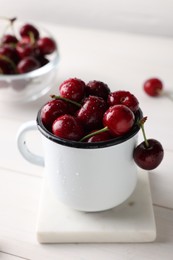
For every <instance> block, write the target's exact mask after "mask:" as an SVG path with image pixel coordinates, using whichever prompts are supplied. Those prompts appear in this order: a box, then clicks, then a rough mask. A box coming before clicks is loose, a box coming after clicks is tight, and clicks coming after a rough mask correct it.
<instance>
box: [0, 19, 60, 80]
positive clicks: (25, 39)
mask: <svg viewBox="0 0 173 260" xmlns="http://www.w3.org/2000/svg"><path fill="white" fill-rule="evenodd" d="M7 20H8V19H7ZM15 21H16V18H12V19H9V21H8V22H9V23H10V25H11V27H14V23H15ZM13 29H14V28H13ZM0 41H1V45H0V74H5V75H9V74H22V73H27V72H30V71H33V70H36V69H38V68H40V67H42V66H44V65H45V64H47V63H48V62H49V59H48V55H49V54H52V53H53V52H54V51H55V50H56V48H57V46H56V43H55V41H54V40H53V39H52V38H50V37H47V36H46V37H42V36H41V35H40V32H39V30H38V29H37V28H36V27H35V26H33V25H32V24H28V23H27V24H24V25H22V26H21V27H20V30H19V36H16V35H14V33H12V34H11V33H5V34H4V35H3V36H2V37H1V39H0Z"/></svg>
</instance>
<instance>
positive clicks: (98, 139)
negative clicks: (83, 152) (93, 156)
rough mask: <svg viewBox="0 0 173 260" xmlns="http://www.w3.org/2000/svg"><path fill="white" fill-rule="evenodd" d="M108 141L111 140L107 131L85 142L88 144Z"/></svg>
mask: <svg viewBox="0 0 173 260" xmlns="http://www.w3.org/2000/svg"><path fill="white" fill-rule="evenodd" d="M94 132H95V131H93V133H94ZM110 139H112V136H111V135H110V133H109V132H108V131H106V132H102V133H99V134H96V135H93V136H91V137H90V138H88V140H87V142H88V143H96V142H104V141H107V140H110Z"/></svg>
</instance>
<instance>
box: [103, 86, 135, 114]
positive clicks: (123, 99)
mask: <svg viewBox="0 0 173 260" xmlns="http://www.w3.org/2000/svg"><path fill="white" fill-rule="evenodd" d="M107 102H108V105H109V106H114V105H119V104H122V105H125V106H127V107H128V108H130V109H131V110H132V111H133V112H136V111H137V110H138V109H139V102H138V100H137V98H136V97H135V96H134V95H133V94H132V93H130V92H129V91H124V90H119V91H115V92H112V93H110V94H109V95H108V99H107Z"/></svg>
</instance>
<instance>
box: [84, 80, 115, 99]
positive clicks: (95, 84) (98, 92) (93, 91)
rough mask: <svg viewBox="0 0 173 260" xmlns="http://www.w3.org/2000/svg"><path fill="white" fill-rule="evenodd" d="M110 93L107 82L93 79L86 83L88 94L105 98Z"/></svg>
mask: <svg viewBox="0 0 173 260" xmlns="http://www.w3.org/2000/svg"><path fill="white" fill-rule="evenodd" d="M109 93H110V88H109V87H108V85H107V84H105V83H104V82H102V81H97V80H93V81H90V82H88V84H87V85H86V94H87V96H89V95H91V96H98V97H102V98H103V99H104V100H106V99H107V97H108V94H109Z"/></svg>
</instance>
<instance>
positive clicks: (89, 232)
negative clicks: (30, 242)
mask: <svg viewBox="0 0 173 260" xmlns="http://www.w3.org/2000/svg"><path fill="white" fill-rule="evenodd" d="M36 233H37V239H38V242H40V243H93V242H95V243H104V242H106V243H108V242H151V241H153V240H155V238H156V226H155V219H154V214H153V207H152V200H151V194H150V187H149V179H148V173H147V172H145V171H140V172H139V173H138V184H137V187H136V189H135V191H134V193H133V194H132V195H131V197H130V198H129V199H128V200H127V201H126V202H124V203H123V204H121V205H119V206H118V207H115V208H113V209H111V210H108V211H104V212H99V213H84V212H79V211H76V210H73V209H71V208H69V207H66V206H65V205H64V204H62V203H60V202H59V201H58V200H57V199H56V198H55V197H54V195H53V193H52V192H51V191H50V190H49V187H48V185H47V182H44V184H43V190H42V194H41V200H40V207H39V215H38V222H37V230H36Z"/></svg>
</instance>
